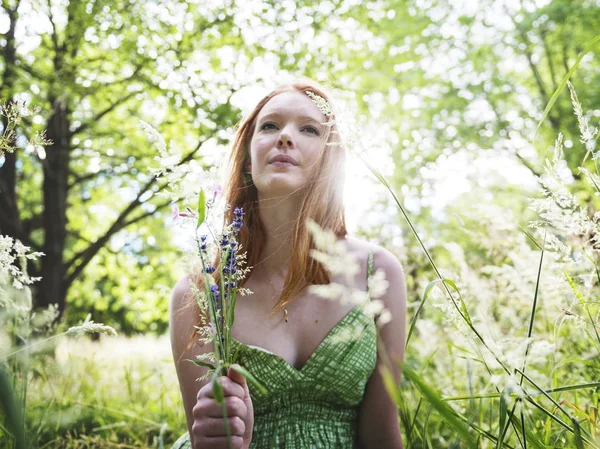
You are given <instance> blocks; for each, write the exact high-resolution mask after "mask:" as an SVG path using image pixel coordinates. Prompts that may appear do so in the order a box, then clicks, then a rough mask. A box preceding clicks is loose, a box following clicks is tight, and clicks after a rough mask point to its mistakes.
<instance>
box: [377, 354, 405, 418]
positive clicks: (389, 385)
mask: <svg viewBox="0 0 600 449" xmlns="http://www.w3.org/2000/svg"><path fill="white" fill-rule="evenodd" d="M379 372H380V373H381V377H382V378H383V385H384V386H385V389H386V390H387V392H388V394H389V395H390V397H391V398H392V399H393V401H394V402H395V403H396V405H397V406H398V407H400V406H401V405H402V400H401V396H400V390H399V389H398V385H397V384H396V381H395V380H394V376H393V375H392V372H391V371H390V369H389V368H388V367H387V366H386V365H385V364H384V363H382V364H381V365H380V366H379Z"/></svg>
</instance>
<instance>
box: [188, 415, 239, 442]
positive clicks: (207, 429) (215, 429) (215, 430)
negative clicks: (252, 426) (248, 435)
mask: <svg viewBox="0 0 600 449" xmlns="http://www.w3.org/2000/svg"><path fill="white" fill-rule="evenodd" d="M228 422H229V431H230V432H231V435H232V436H240V437H243V436H244V433H245V432H246V424H245V423H244V421H243V420H242V419H241V418H240V417H239V416H232V417H231V418H228ZM193 432H194V434H195V435H202V436H204V437H222V436H223V435H227V431H226V430H225V420H224V419H223V417H220V418H205V419H203V420H201V421H198V422H197V423H194V427H193Z"/></svg>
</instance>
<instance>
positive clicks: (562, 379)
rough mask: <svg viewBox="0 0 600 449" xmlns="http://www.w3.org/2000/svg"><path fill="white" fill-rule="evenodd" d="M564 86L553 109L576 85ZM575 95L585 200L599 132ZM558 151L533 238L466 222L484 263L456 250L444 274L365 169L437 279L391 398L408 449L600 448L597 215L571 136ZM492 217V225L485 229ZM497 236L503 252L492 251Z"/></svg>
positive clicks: (511, 227)
mask: <svg viewBox="0 0 600 449" xmlns="http://www.w3.org/2000/svg"><path fill="white" fill-rule="evenodd" d="M597 40H598V39H596V40H595V41H594V43H595V42H596V41H597ZM591 45H593V43H592V44H591ZM590 48H591V46H588V49H587V51H589V49H590ZM569 73H572V71H571V72H569ZM563 81H564V82H563V83H562V84H561V86H559V89H558V90H557V92H555V94H554V95H553V97H552V98H553V101H554V100H555V99H556V97H557V95H558V93H559V91H560V90H561V89H562V87H564V85H565V84H568V83H567V81H568V77H567V79H565V80H563ZM568 86H569V89H570V91H571V99H572V101H573V106H574V111H575V114H576V115H577V118H578V122H579V127H580V134H581V143H582V144H583V145H584V146H585V148H586V150H587V154H586V158H587V157H588V156H589V155H590V154H591V155H592V158H593V160H594V166H595V168H596V172H595V173H590V172H589V171H587V170H585V169H584V168H580V170H581V171H582V172H583V173H584V174H586V175H587V180H588V186H587V189H592V190H594V189H595V190H596V191H597V193H600V189H599V185H600V182H599V181H598V179H600V178H599V176H600V173H599V172H598V165H597V164H596V161H597V158H598V154H597V153H595V152H594V144H595V139H596V136H597V135H598V130H597V129H595V130H594V128H593V127H590V126H589V124H588V123H587V120H586V118H585V116H584V114H583V109H582V107H581V104H580V103H579V100H578V99H577V96H576V94H575V91H574V89H573V87H572V86H571V85H570V84H568ZM549 106H550V107H551V105H549ZM547 112H548V109H547V110H546V111H545V113H544V117H545V115H546V114H547ZM553 150H554V151H553V153H554V156H553V157H552V159H551V160H548V161H547V163H546V167H545V174H544V176H542V177H541V178H540V180H539V181H540V186H541V192H540V197H538V198H536V199H534V200H532V201H531V207H532V209H533V210H534V211H535V212H537V213H538V214H539V216H540V218H541V219H540V220H537V221H534V222H532V223H530V227H531V228H532V230H530V231H526V230H525V229H523V228H522V227H520V226H519V223H517V222H513V223H511V222H510V221H509V220H507V216H506V214H502V211H501V210H498V209H499V207H497V206H493V205H481V206H480V207H479V208H478V209H479V210H470V211H469V210H462V211H457V212H458V213H459V214H462V215H463V216H465V217H468V216H469V214H472V215H476V216H477V218H476V219H477V220H478V221H479V223H478V224H477V226H476V228H475V229H469V232H468V233H465V240H464V242H465V243H468V240H469V239H470V240H471V242H470V243H471V247H473V246H477V244H482V245H483V247H484V248H486V249H488V251H487V255H486V257H485V258H484V260H485V262H486V263H485V264H483V265H482V264H481V258H480V257H479V256H474V255H473V254H469V253H467V252H465V251H464V250H463V248H461V247H459V246H458V245H453V244H451V243H450V244H448V248H447V249H449V253H450V254H451V262H452V263H453V264H454V266H452V264H449V266H448V267H446V269H445V270H441V269H440V268H439V267H438V266H437V264H436V262H435V261H434V258H433V257H432V255H431V252H430V251H429V249H428V248H427V247H426V246H425V244H424V243H423V240H422V239H421V238H420V236H419V233H418V232H417V230H416V227H415V225H414V224H413V223H412V221H411V219H410V217H409V215H408V214H407V212H406V210H405V209H404V207H403V205H402V203H401V202H400V200H399V199H398V198H397V196H396V195H395V193H394V191H393V189H392V188H391V186H390V184H389V183H388V182H387V181H386V179H385V178H384V177H383V176H382V175H381V173H380V172H378V171H377V170H376V169H375V168H373V167H371V166H370V165H369V164H368V163H367V162H365V163H366V164H367V166H368V167H369V169H370V170H371V172H372V173H373V174H374V175H375V176H376V178H377V179H378V180H379V181H380V182H381V183H382V184H383V185H384V186H385V187H386V188H387V189H388V190H389V192H390V194H391V196H392V198H393V200H394V201H395V203H396V205H397V206H398V208H399V210H400V212H401V213H402V215H403V216H404V218H405V220H406V222H407V223H408V225H409V227H410V229H411V230H412V232H413V234H414V236H415V237H416V239H417V242H418V244H419V245H420V247H421V248H422V250H423V251H424V253H425V255H426V257H427V259H428V261H429V263H430V265H431V267H432V269H433V271H434V273H435V275H436V276H437V279H436V280H434V281H432V282H430V283H429V284H428V285H427V286H426V288H425V289H424V294H423V296H422V299H421V301H420V303H419V304H418V306H417V308H416V313H415V314H414V315H413V317H412V320H411V323H410V327H409V333H408V339H407V362H406V363H405V365H404V367H403V368H404V376H405V381H404V382H403V384H402V385H401V386H400V388H398V386H395V387H392V388H388V389H389V390H390V394H391V395H392V397H394V398H397V400H396V402H397V405H398V409H399V419H400V421H401V422H402V424H403V429H404V435H405V441H406V447H407V448H442V447H443V448H446V447H449V448H450V447H468V448H475V447H477V448H479V447H481V448H503V447H506V448H517V447H521V448H524V449H526V448H527V447H530V448H555V447H556V448H559V447H560V448H584V447H589V448H599V447H600V435H599V434H598V431H597V427H598V402H599V399H600V394H599V392H600V374H599V373H600V357H599V355H600V338H599V330H600V302H599V301H598V297H599V296H600V269H599V260H600V245H599V242H600V240H599V239H600V213H598V212H596V213H594V212H593V211H592V212H591V213H590V212H589V209H588V207H587V206H588V205H585V206H586V207H582V206H581V205H580V204H579V203H578V201H577V197H576V195H574V194H573V193H571V192H570V191H569V189H570V188H571V187H572V186H571V185H570V184H569V183H568V181H567V180H566V178H565V176H564V174H565V170H567V169H566V163H565V162H564V161H563V158H562V136H560V135H559V136H558V138H557V140H556V142H555V145H554V148H553ZM584 162H585V159H584V160H583V161H582V165H583V163H584ZM486 211H487V212H491V215H492V216H493V217H494V219H493V220H486V216H485V212H486ZM473 222H474V221H472V223H473ZM507 230H508V231H509V232H508V233H507ZM499 235H500V236H502V237H503V238H504V240H503V241H502V245H501V246H499V247H495V248H493V250H491V249H492V247H493V246H494V240H495V239H498V236H499ZM442 271H443V272H445V273H452V272H453V275H452V276H448V274H446V275H445V276H444V275H442ZM449 277H451V278H452V279H453V280H452V279H449ZM432 302H433V303H432ZM433 306H435V307H433ZM436 309H439V310H436ZM440 312H441V313H440ZM388 386H389V384H388Z"/></svg>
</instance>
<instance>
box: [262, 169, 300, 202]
mask: <svg viewBox="0 0 600 449" xmlns="http://www.w3.org/2000/svg"><path fill="white" fill-rule="evenodd" d="M303 186H304V183H303V182H301V181H300V180H298V179H292V178H291V177H290V176H277V174H276V175H275V176H273V175H271V176H269V177H268V179H263V180H262V182H261V183H259V184H256V188H257V189H258V191H259V192H260V193H261V194H263V195H265V196H270V197H275V196H285V195H292V194H295V193H298V192H299V191H300V190H302V187H303Z"/></svg>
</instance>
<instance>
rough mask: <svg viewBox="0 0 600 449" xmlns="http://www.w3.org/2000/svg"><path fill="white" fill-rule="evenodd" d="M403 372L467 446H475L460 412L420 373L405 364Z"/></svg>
mask: <svg viewBox="0 0 600 449" xmlns="http://www.w3.org/2000/svg"><path fill="white" fill-rule="evenodd" d="M402 372H403V374H404V376H405V377H406V378H407V379H408V380H409V381H410V382H412V383H413V384H414V385H415V386H416V387H417V389H418V390H419V391H420V393H421V394H422V395H423V396H424V397H425V399H427V400H428V401H429V403H430V404H431V405H432V407H433V408H435V409H436V410H437V412H438V413H439V414H440V415H441V417H442V418H443V419H444V420H445V421H446V423H447V424H448V426H450V428H451V429H452V430H453V431H454V432H456V433H457V434H458V435H460V436H461V437H462V439H463V440H464V441H466V442H467V443H468V444H467V446H468V447H475V444H476V443H475V440H474V439H473V436H472V435H471V434H470V433H469V429H468V428H467V427H466V426H465V425H464V424H463V423H462V422H461V421H460V419H458V417H457V415H458V413H457V412H456V411H455V410H454V409H453V408H452V407H450V406H449V405H448V404H447V403H446V402H444V401H443V400H442V399H441V398H440V396H439V395H438V394H437V392H435V391H434V390H433V388H431V387H430V386H429V385H427V384H426V383H425V382H423V381H422V380H421V378H420V377H419V375H418V374H417V373H416V372H415V371H413V370H412V369H411V368H409V367H408V366H407V365H404V367H403V369H402Z"/></svg>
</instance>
